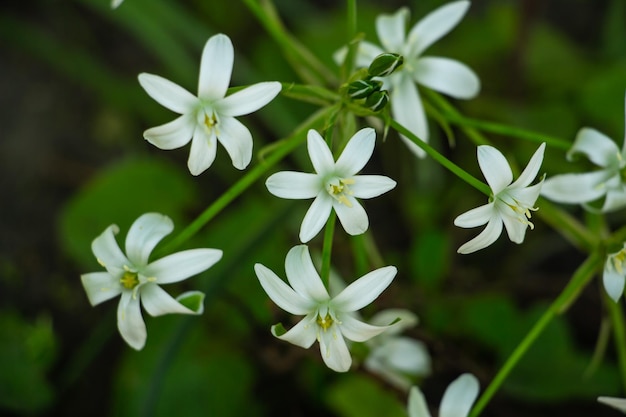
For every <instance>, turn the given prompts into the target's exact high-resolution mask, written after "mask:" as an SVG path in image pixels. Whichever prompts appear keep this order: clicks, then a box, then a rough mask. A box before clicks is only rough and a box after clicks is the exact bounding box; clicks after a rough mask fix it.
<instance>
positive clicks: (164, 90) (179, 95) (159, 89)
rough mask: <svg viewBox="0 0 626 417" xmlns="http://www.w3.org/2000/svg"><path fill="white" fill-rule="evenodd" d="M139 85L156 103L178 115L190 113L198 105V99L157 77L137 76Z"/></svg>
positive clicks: (179, 87)
mask: <svg viewBox="0 0 626 417" xmlns="http://www.w3.org/2000/svg"><path fill="white" fill-rule="evenodd" d="M139 84H141V86H142V87H143V89H144V90H146V93H148V95H149V96H150V97H152V98H153V99H154V100H155V101H156V102H157V103H159V104H160V105H162V106H163V107H165V108H167V109H170V110H171V111H173V112H176V113H178V114H185V113H191V112H192V111H193V109H194V107H196V106H197V105H198V103H199V102H198V97H196V96H194V95H193V94H191V93H190V92H189V91H187V90H185V89H184V88H183V87H181V86H179V85H178V84H175V83H173V82H171V81H170V80H167V79H165V78H163V77H160V76H158V75H154V74H147V73H145V72H144V73H142V74H139Z"/></svg>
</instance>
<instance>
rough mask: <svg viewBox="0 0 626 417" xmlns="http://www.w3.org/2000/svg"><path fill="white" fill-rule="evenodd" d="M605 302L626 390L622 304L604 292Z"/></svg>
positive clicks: (625, 350)
mask: <svg viewBox="0 0 626 417" xmlns="http://www.w3.org/2000/svg"><path fill="white" fill-rule="evenodd" d="M605 304H606V306H607V307H608V309H609V315H610V316H611V322H612V324H613V337H614V338H615V350H617V362H618V368H619V373H620V376H621V378H622V389H623V390H624V391H625V392H626V326H625V325H624V312H623V311H622V306H621V305H620V304H619V303H616V302H615V301H613V300H612V299H611V298H609V297H608V296H607V295H606V294H605Z"/></svg>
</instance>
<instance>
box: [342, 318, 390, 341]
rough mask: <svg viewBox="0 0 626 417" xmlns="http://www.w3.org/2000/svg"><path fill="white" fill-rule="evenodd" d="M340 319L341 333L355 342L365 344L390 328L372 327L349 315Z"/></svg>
mask: <svg viewBox="0 0 626 417" xmlns="http://www.w3.org/2000/svg"><path fill="white" fill-rule="evenodd" d="M338 319H339V320H341V324H338V326H339V327H340V328H341V333H342V334H343V335H344V336H345V337H346V338H347V339H350V340H352V341H354V342H365V341H366V340H369V339H371V338H372V337H374V336H377V335H379V334H381V333H382V332H384V331H385V330H387V329H388V326H372V325H371V324H367V323H364V322H362V321H360V320H357V319H355V318H354V317H352V316H350V315H349V314H343V315H341V316H339V317H338Z"/></svg>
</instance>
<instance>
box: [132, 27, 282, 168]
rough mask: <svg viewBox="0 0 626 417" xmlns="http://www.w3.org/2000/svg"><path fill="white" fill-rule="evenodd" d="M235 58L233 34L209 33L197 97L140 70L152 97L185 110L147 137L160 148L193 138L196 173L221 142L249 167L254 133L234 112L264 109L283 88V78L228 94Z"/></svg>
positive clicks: (237, 164) (235, 162)
mask: <svg viewBox="0 0 626 417" xmlns="http://www.w3.org/2000/svg"><path fill="white" fill-rule="evenodd" d="M233 59H234V51H233V45H232V43H231V41H230V39H229V38H228V36H226V35H223V34H217V35H215V36H212V37H211V38H209V40H208V41H207V43H206V45H205V46H204V50H203V51H202V60H201V63H200V79H199V81H198V96H197V97H196V96H194V95H193V94H191V93H190V92H189V91H187V90H185V89H184V88H182V87H180V86H179V85H177V84H174V83H173V82H171V81H168V80H166V79H165V78H162V77H159V76H158V75H153V74H146V73H142V74H139V83H140V84H141V86H142V87H143V88H144V90H146V92H147V93H148V94H149V95H150V97H152V98H153V99H155V100H156V101H157V102H159V103H160V104H161V105H162V106H164V107H166V108H168V109H170V110H172V111H174V112H176V113H179V114H181V115H182V116H180V117H178V118H177V119H175V120H174V121H172V122H169V123H166V124H164V125H161V126H158V127H153V128H151V129H148V130H146V131H145V132H144V137H145V138H146V140H147V141H148V142H150V143H152V144H153V145H155V146H156V147H157V148H160V149H176V148H180V147H182V146H185V145H186V144H187V143H188V142H189V140H191V150H190V152H189V160H188V161H187V165H188V167H189V171H190V172H191V173H192V174H193V175H199V174H201V173H202V172H204V171H205V170H206V169H207V168H209V167H210V166H211V164H212V163H213V161H214V160H215V154H216V152H217V142H218V141H219V142H220V143H221V144H222V146H223V147H224V148H225V149H226V152H228V155H229V156H230V158H231V159H232V162H233V166H234V167H235V168H237V169H244V168H246V167H247V166H248V164H249V163H250V160H251V159H252V135H251V134H250V131H249V130H248V128H247V127H245V126H244V125H243V124H242V123H241V122H239V121H238V120H237V119H235V117H237V116H243V115H245V114H249V113H252V112H254V111H256V110H258V109H260V108H261V107H263V106H265V105H266V104H267V103H269V102H270V101H272V99H274V97H276V95H277V94H278V93H279V92H280V89H281V85H280V83H279V82H275V81H274V82H262V83H258V84H254V85H251V86H249V87H246V88H244V89H243V90H240V91H237V92H236V93H233V94H231V95H229V96H228V97H225V95H226V90H227V89H228V84H229V83H230V75H231V72H232V69H233Z"/></svg>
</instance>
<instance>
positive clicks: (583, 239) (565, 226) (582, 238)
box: [536, 198, 599, 252]
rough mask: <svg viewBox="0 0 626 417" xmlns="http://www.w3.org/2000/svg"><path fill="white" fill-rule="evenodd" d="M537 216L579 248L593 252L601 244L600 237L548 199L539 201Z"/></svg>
mask: <svg viewBox="0 0 626 417" xmlns="http://www.w3.org/2000/svg"><path fill="white" fill-rule="evenodd" d="M537 207H539V210H537V212H536V213H537V217H540V218H541V219H542V220H543V221H545V222H546V223H548V224H549V225H550V226H552V228H553V229H555V230H557V231H558V232H559V233H560V234H561V235H563V237H565V239H567V240H568V241H569V242H570V243H571V244H573V245H574V246H576V247H577V248H579V249H581V250H584V251H586V252H591V251H592V250H593V248H595V247H597V246H598V244H599V241H598V237H597V236H596V235H594V234H593V233H591V232H590V231H589V229H587V228H586V227H585V226H584V225H583V224H582V223H580V222H579V221H578V220H577V219H576V218H574V217H573V216H571V215H570V214H569V213H567V212H565V211H563V210H561V209H559V208H558V207H556V206H555V205H554V204H552V203H550V202H549V201H547V200H546V199H543V198H540V199H539V201H538V202H537Z"/></svg>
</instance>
